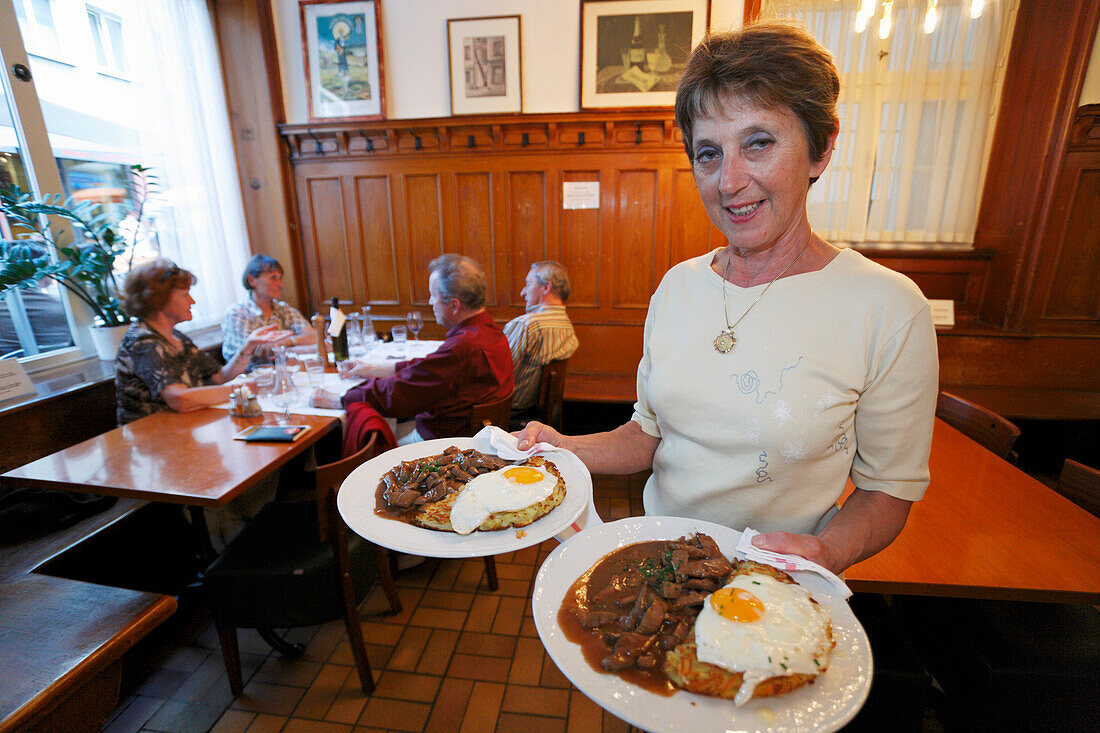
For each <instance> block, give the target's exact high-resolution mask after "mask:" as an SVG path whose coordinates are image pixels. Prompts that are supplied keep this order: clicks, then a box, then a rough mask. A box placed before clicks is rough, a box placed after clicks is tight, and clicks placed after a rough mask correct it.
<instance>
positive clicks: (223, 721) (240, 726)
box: [210, 710, 256, 733]
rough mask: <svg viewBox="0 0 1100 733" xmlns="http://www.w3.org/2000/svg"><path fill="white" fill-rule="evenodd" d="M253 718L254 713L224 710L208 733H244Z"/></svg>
mask: <svg viewBox="0 0 1100 733" xmlns="http://www.w3.org/2000/svg"><path fill="white" fill-rule="evenodd" d="M255 717H256V713H252V712H249V711H247V710H226V711H225V712H224V713H222V716H221V717H220V718H218V722H217V723H215V724H214V727H213V728H211V729H210V733H244V731H245V730H247V729H248V726H249V724H250V723H251V722H252V720H253V718H255Z"/></svg>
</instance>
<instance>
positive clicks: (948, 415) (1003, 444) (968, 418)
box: [936, 392, 1020, 464]
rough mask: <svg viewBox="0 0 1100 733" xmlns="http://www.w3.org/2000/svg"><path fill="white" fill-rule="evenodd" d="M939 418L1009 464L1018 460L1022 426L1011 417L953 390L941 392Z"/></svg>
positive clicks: (937, 403)
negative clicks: (954, 393)
mask: <svg viewBox="0 0 1100 733" xmlns="http://www.w3.org/2000/svg"><path fill="white" fill-rule="evenodd" d="M936 417H938V418H940V419H941V420H943V421H944V422H945V423H947V424H948V425H950V426H951V427H953V428H955V429H956V430H958V431H959V432H961V433H962V434H963V435H965V436H967V437H968V438H970V439H971V440H974V441H975V442H977V443H980V444H981V445H982V446H984V447H986V448H988V449H989V450H991V451H993V452H994V453H996V454H997V455H999V456H1000V457H1001V458H1004V459H1005V460H1006V461H1008V462H1009V463H1012V464H1015V463H1016V458H1017V456H1016V451H1014V450H1012V446H1013V445H1014V444H1015V443H1016V439H1017V438H1019V437H1020V429H1019V428H1018V427H1016V426H1015V425H1014V424H1013V423H1012V422H1011V421H1010V420H1006V419H1005V418H1003V417H1001V416H1000V415H998V414H997V413H995V412H993V411H992V410H990V409H988V408H985V407H982V406H981V405H977V404H975V403H973V402H970V401H969V400H964V399H963V398H962V397H958V396H956V395H953V394H951V393H950V392H940V397H939V400H938V401H937V402H936Z"/></svg>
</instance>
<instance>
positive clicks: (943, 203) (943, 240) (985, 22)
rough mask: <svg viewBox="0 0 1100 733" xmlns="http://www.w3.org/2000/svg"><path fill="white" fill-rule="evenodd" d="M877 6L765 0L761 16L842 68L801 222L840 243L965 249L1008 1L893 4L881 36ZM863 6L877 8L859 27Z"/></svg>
mask: <svg viewBox="0 0 1100 733" xmlns="http://www.w3.org/2000/svg"><path fill="white" fill-rule="evenodd" d="M884 4H885V3H881V2H869V1H868V0H774V1H773V2H771V3H766V7H765V14H766V15H769V16H773V17H774V16H780V17H793V18H796V19H798V20H800V21H802V22H803V23H805V25H806V27H807V28H808V29H809V31H810V32H811V33H812V34H813V35H814V36H815V37H816V38H817V39H818V40H819V41H820V42H821V43H822V44H824V45H825V46H826V47H828V48H829V50H830V51H832V53H833V57H834V59H835V60H836V64H837V68H838V71H839V73H840V83H841V93H840V101H839V112H840V136H839V137H838V138H837V144H836V150H835V151H834V153H833V159H832V162H831V163H830V165H829V168H828V169H827V170H826V173H825V175H824V176H823V177H822V179H821V180H820V181H819V182H818V183H816V184H815V185H814V186H813V187H812V188H811V189H810V195H809V199H808V209H809V212H810V223H811V224H812V225H813V226H814V228H815V229H817V230H818V231H819V232H821V233H822V235H823V236H825V237H826V238H829V239H831V240H832V241H834V242H837V243H851V244H858V243H876V244H877V243H894V244H906V245H912V246H917V247H921V248H927V247H937V248H969V247H971V246H972V245H973V242H974V228H975V225H976V223H977V216H978V205H979V203H980V197H981V188H982V184H983V173H984V170H985V163H986V156H987V153H988V149H989V143H990V141H991V137H992V131H993V123H994V121H995V112H996V101H997V96H998V92H999V83H1000V79H1001V77H1002V76H1003V71H1004V60H1005V56H1006V55H1007V50H1008V45H1009V43H1010V42H1011V36H1012V32H1011V31H1012V27H1011V26H1012V19H1013V18H1014V17H1015V0H997V1H996V2H986V3H984V6H985V7H984V10H983V11H982V13H981V15H979V16H978V17H977V18H974V17H972V14H971V12H970V8H971V1H970V0H939V1H938V3H936V5H937V6H938V11H939V22H938V24H937V26H936V27H935V29H934V30H933V31H932V32H931V33H926V32H925V29H924V25H925V13H926V10H927V8H928V5H929V3H928V2H927V0H894V2H892V3H891V4H890V9H891V20H892V29H891V31H890V33H889V35H888V37H887V38H885V39H882V38H880V35H879V28H880V21H881V19H882V17H883V15H884V9H883V7H882V6H883V5H884ZM861 6H872V7H874V8H875V12H876V15H875V16H874V17H872V18H871V19H870V21H869V22H868V23H867V24H866V30H864V31H863V32H861V33H857V32H856V20H857V18H856V16H857V12H858V11H859V10H860V7H861Z"/></svg>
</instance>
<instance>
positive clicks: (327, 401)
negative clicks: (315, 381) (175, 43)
mask: <svg viewBox="0 0 1100 733" xmlns="http://www.w3.org/2000/svg"><path fill="white" fill-rule="evenodd" d="M309 405H310V407H319V408H321V409H322V410H341V409H343V407H344V405H343V403H341V402H340V395H338V394H336V393H335V392H329V391H328V390H327V389H324V388H323V387H318V388H317V389H315V390H314V391H313V394H311V395H310V396H309Z"/></svg>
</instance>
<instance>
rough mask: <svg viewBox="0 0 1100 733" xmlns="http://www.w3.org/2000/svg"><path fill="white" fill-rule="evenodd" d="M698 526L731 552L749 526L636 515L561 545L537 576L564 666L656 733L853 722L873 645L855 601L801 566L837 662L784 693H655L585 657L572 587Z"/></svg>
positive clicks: (586, 688)
mask: <svg viewBox="0 0 1100 733" xmlns="http://www.w3.org/2000/svg"><path fill="white" fill-rule="evenodd" d="M693 532H705V533H706V534H709V535H710V536H711V537H713V538H714V539H715V541H716V542H717V543H718V546H719V547H720V548H721V549H722V552H723V553H724V554H725V555H726V557H733V556H734V555H735V554H736V553H735V552H734V548H735V547H736V546H737V540H738V539H739V538H740V536H741V533H740V532H738V531H736V530H732V529H730V528H728V527H723V526H721V525H718V524H713V523H711V522H704V521H702V520H698V519H685V518H681V517H631V518H628V519H620V520H619V521H617V522H611V523H609V524H602V525H599V526H597V527H591V528H589V529H586V530H584V531H583V532H581V533H579V534H576V535H573V536H572V537H570V538H569V539H568V540H566V541H565V542H563V543H562V544H560V545H558V547H556V548H555V549H554V551H553V552H551V553H550V556H549V557H547V558H546V561H545V562H544V563H543V564H542V567H541V568H540V569H539V573H538V577H537V578H536V579H535V592H534V599H533V600H534V614H535V626H536V628H537V629H538V632H539V637H540V638H541V639H542V643H543V645H544V646H545V647H546V651H547V652H549V654H550V656H551V657H552V658H553V660H554V662H555V663H556V664H557V665H558V668H559V669H561V671H562V672H563V673H564V674H565V676H566V677H568V678H569V681H570V682H572V683H573V684H574V685H576V686H577V687H578V688H579V689H580V690H581V691H582V692H584V694H586V695H588V696H589V697H590V698H592V699H593V700H595V701H596V703H597V704H599V705H600V706H601V707H603V708H605V709H606V710H608V711H610V712H612V713H614V714H615V715H617V716H618V717H620V718H622V719H623V720H625V721H627V722H628V723H631V724H632V725H636V726H638V727H639V728H642V729H643V730H647V731H653V732H654V733H656V732H658V731H659V732H660V733H673V732H679V731H690V733H703V732H704V731H763V730H771V731H791V732H793V731H832V730H837V729H838V728H840V727H841V726H843V725H844V724H846V723H848V722H849V721H851V719H852V718H854V717H855V715H856V713H857V712H859V709H860V708H861V707H862V706H863V703H864V702H865V701H866V700H867V693H868V692H870V690H871V672H872V664H871V647H870V644H869V642H868V640H867V633H866V632H865V631H864V630H863V627H862V626H860V625H859V621H857V620H856V617H855V615H854V614H853V613H852V611H851V609H850V608H848V604H847V603H846V602H845V601H844V600H842V599H839V598H837V597H835V596H832V595H829V592H828V588H829V587H828V585H827V584H826V582H825V581H824V580H823V579H822V578H821V577H820V576H817V575H814V574H813V573H807V572H793V573H791V576H792V577H793V578H794V579H795V580H797V581H798V582H799V583H800V584H802V585H804V586H805V587H806V589H807V590H809V591H810V592H811V593H812V594H813V597H814V599H815V600H816V601H817V602H818V603H820V604H821V605H822V606H824V607H825V608H827V609H828V610H829V613H830V614H831V615H832V624H833V639H834V640H835V641H836V648H835V649H833V653H832V659H831V661H830V664H829V669H828V671H826V672H825V673H824V674H822V675H819V676H818V678H817V679H816V680H814V682H813V684H810V685H806V686H804V687H801V688H799V689H797V690H795V691H794V692H790V693H787V694H785V695H778V696H776V697H770V698H762V699H758V700H756V699H754V700H749V701H748V702H747V703H745V704H744V705H743V706H741V707H736V706H734V704H733V701H732V700H724V699H720V698H713V697H705V696H703V695H696V694H694V693H690V692H684V691H679V692H676V693H675V694H673V695H672V696H671V697H665V696H662V695H658V694H655V693H653V692H649V691H647V690H644V689H642V688H641V687H638V686H637V685H634V684H631V683H629V682H627V681H625V680H623V679H621V678H620V677H617V676H616V675H613V674H606V673H603V672H597V671H596V670H595V669H593V668H592V667H591V666H589V664H588V662H587V661H585V658H584V655H583V653H582V652H581V648H580V646H579V645H577V644H574V643H573V642H572V641H570V640H569V639H567V638H566V637H565V635H564V633H563V632H562V630H561V627H560V626H559V625H558V609H560V608H561V604H562V601H563V600H564V599H565V594H566V593H567V592H568V591H569V588H570V586H572V585H573V583H574V582H575V581H576V580H577V578H579V577H580V576H581V575H582V574H583V573H584V572H586V571H587V570H588V569H589V568H590V567H592V566H593V565H594V564H595V563H596V561H598V560H599V559H600V558H601V557H603V556H604V555H606V554H607V553H609V552H611V551H613V550H615V549H618V548H620V547H624V546H626V545H631V544H634V543H637V542H645V541H648V540H666V539H668V540H670V539H676V538H678V537H682V536H684V535H686V534H691V533H693Z"/></svg>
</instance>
